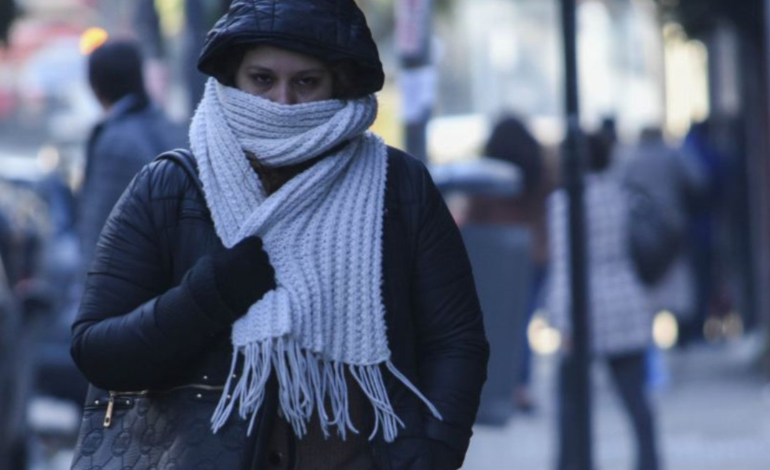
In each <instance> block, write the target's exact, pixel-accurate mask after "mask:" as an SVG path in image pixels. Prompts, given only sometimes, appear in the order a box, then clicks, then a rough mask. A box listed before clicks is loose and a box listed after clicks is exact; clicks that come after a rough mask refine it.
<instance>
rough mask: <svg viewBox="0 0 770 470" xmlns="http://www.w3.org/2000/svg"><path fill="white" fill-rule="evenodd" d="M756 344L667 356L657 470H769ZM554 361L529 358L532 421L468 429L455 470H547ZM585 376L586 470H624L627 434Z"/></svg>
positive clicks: (607, 387)
mask: <svg viewBox="0 0 770 470" xmlns="http://www.w3.org/2000/svg"><path fill="white" fill-rule="evenodd" d="M758 344H759V340H758V338H755V337H747V338H745V339H742V340H740V341H735V342H732V343H726V344H722V345H695V346H692V347H690V348H688V349H687V350H684V351H679V350H676V351H672V352H668V353H667V357H666V361H667V363H668V374H669V379H668V384H667V385H666V386H665V387H664V388H663V389H662V390H657V391H656V392H655V396H654V403H655V408H656V411H657V424H658V430H659V444H660V449H661V454H662V455H661V460H662V468H663V469H665V470H767V469H768V468H770V385H768V384H766V383H764V384H763V383H762V381H761V380H760V379H759V376H758V375H757V374H756V373H755V372H753V371H752V370H750V364H751V361H752V359H753V357H755V355H756V352H757V347H758ZM554 359H555V358H554V357H552V356H547V357H544V356H539V357H536V358H535V361H536V363H535V378H534V389H535V393H536V396H537V397H538V402H539V403H538V404H539V407H538V410H537V412H536V414H534V415H531V416H519V415H516V416H514V417H513V419H511V420H510V421H509V422H508V424H507V425H506V426H505V427H502V428H495V427H487V426H476V428H475V430H474V437H473V439H472V440H471V447H470V450H469V453H468V455H467V457H466V461H465V465H464V466H463V470H486V469H495V470H498V469H499V470H506V469H510V470H519V469H522V470H551V469H552V468H553V466H554V461H555V439H554V436H555V427H554V423H555V409H554V402H553V398H554V394H553V383H554V382H553V379H554V374H553V373H554V370H555V367H554V366H555V360H554ZM593 373H594V380H593V384H594V388H593V394H594V395H593V407H594V409H593V411H594V413H593V419H594V421H593V429H594V435H593V442H594V453H593V456H594V470H631V469H632V468H633V447H632V435H631V429H630V427H629V426H628V424H627V422H626V417H625V415H624V413H623V409H622V408H621V405H620V403H619V401H618V400H617V398H616V396H615V395H614V393H613V390H612V389H611V383H609V380H608V377H606V375H605V373H604V370H603V369H602V368H601V367H600V366H596V367H595V368H594V371H593Z"/></svg>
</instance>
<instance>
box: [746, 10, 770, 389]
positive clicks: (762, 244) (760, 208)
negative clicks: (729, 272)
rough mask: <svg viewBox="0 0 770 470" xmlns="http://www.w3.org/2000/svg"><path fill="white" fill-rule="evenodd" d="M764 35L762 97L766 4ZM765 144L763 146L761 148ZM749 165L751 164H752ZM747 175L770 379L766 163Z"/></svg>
mask: <svg viewBox="0 0 770 470" xmlns="http://www.w3.org/2000/svg"><path fill="white" fill-rule="evenodd" d="M764 9H765V11H764V33H765V37H764V39H765V43H764V49H765V77H766V78H765V87H766V88H765V96H767V95H768V91H770V0H765V2H764ZM765 109H770V101H768V102H767V103H766V108H765ZM769 118H770V116H768V114H767V113H766V114H765V116H764V119H763V120H764V122H765V124H766V125H767V123H768V119H769ZM767 145H768V143H767V142H765V148H767ZM752 162H753V164H752ZM749 165H751V167H750V172H751V173H750V174H752V175H754V177H753V178H751V179H750V183H749V184H751V183H753V184H752V187H751V188H749V194H750V197H751V198H753V202H754V203H755V207H756V208H757V209H756V212H755V213H754V214H755V215H754V217H753V220H754V223H753V224H752V225H754V227H753V230H752V232H753V234H752V238H753V241H754V242H753V245H754V250H753V251H754V256H753V258H754V259H755V260H756V261H755V268H754V269H755V273H756V275H755V286H756V289H755V292H756V293H757V296H758V299H757V301H756V303H755V305H756V306H757V307H756V308H757V318H758V319H759V321H760V322H761V321H764V322H765V329H766V330H767V336H766V339H765V351H764V367H765V373H766V374H767V376H768V377H770V295H768V293H767V291H766V290H765V287H766V286H767V282H770V253H769V252H768V249H767V240H768V239H769V238H770V224H768V222H767V215H768V213H770V207H768V203H767V198H768V190H767V182H768V164H767V159H762V160H760V159H758V158H755V159H752V160H751V161H750V162H749Z"/></svg>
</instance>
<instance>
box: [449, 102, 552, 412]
mask: <svg viewBox="0 0 770 470" xmlns="http://www.w3.org/2000/svg"><path fill="white" fill-rule="evenodd" d="M484 156H485V157H489V158H493V159H497V160H502V161H504V162H508V163H512V164H514V165H516V168H518V169H519V170H520V171H521V173H522V175H523V180H524V191H523V192H522V193H521V194H519V195H517V196H516V197H507V198H501V197H494V196H484V195H474V196H472V197H470V200H469V204H468V208H467V213H466V214H465V216H464V217H465V220H464V222H466V223H486V224H489V223H492V224H495V223H497V224H500V223H503V224H515V225H518V226H522V227H525V228H526V229H528V230H529V232H530V234H531V236H532V238H531V239H532V242H533V247H532V250H531V252H530V264H531V273H532V274H531V278H530V279H531V285H530V287H529V289H528V291H529V295H528V300H527V311H526V317H525V322H524V325H525V327H524V328H522V332H523V335H522V336H521V337H520V338H517V340H518V341H521V343H522V346H523V353H522V356H521V361H520V364H519V367H518V368H517V369H516V370H517V371H518V374H517V377H516V383H515V386H514V396H513V402H514V406H515V407H516V409H517V410H519V411H522V412H525V413H527V412H532V411H534V409H535V401H534V397H533V396H532V392H531V390H530V388H531V379H532V365H531V364H532V350H531V348H530V345H529V340H528V338H527V328H526V325H527V324H528V323H529V320H530V319H531V318H532V314H533V313H534V312H535V310H537V308H538V306H539V305H538V303H539V299H540V298H541V291H542V287H543V284H544V281H545V276H546V268H547V265H548V241H547V240H548V238H547V233H546V222H545V200H546V196H547V194H548V192H549V191H551V190H552V189H553V172H552V171H549V166H548V165H547V162H546V161H545V158H544V155H543V149H542V147H541V145H540V143H539V142H538V141H537V139H535V137H534V136H533V135H532V134H531V133H530V131H529V130H528V129H527V127H526V125H525V124H524V123H523V122H522V121H521V120H520V119H519V118H518V117H516V116H513V115H506V116H503V117H501V118H500V119H498V121H497V122H496V123H495V125H494V127H493V129H492V132H491V134H490V135H489V138H488V140H487V142H486V144H485V146H484Z"/></svg>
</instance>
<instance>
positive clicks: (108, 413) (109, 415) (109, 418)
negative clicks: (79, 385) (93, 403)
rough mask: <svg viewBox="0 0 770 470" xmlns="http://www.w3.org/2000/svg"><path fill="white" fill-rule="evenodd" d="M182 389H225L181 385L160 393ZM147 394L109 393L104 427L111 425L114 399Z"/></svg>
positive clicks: (222, 386) (219, 390) (216, 386)
mask: <svg viewBox="0 0 770 470" xmlns="http://www.w3.org/2000/svg"><path fill="white" fill-rule="evenodd" d="M184 389H194V390H204V391H207V392H221V391H222V390H224V389H225V387H224V385H204V384H189V385H181V386H179V387H174V388H170V389H168V390H163V391H162V392H161V393H168V392H174V391H176V390H184ZM148 393H149V390H142V391H141V392H114V391H110V398H109V400H107V411H106V412H105V414H104V423H103V424H104V427H105V428H109V427H110V425H112V415H113V413H114V412H115V399H116V398H118V397H119V396H120V397H124V396H130V397H141V396H145V395H147V394H148Z"/></svg>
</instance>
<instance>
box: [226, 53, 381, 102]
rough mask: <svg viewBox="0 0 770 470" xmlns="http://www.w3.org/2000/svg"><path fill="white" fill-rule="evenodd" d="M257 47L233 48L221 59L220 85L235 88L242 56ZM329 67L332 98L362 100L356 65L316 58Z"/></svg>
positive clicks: (348, 62)
mask: <svg viewBox="0 0 770 470" xmlns="http://www.w3.org/2000/svg"><path fill="white" fill-rule="evenodd" d="M256 47H259V44H243V45H239V46H235V47H233V48H232V50H231V51H230V52H228V53H227V54H226V55H224V56H223V57H222V59H221V62H220V64H221V71H220V72H219V73H217V74H216V75H215V77H216V79H217V80H219V82H220V83H221V84H222V85H225V86H229V87H233V88H235V76H236V74H237V73H238V68H239V67H240V66H241V62H243V58H244V56H246V53H247V52H249V51H250V50H252V49H254V48H256ZM317 59H318V60H321V61H322V62H324V63H325V64H326V66H327V67H329V70H330V71H331V74H332V97H333V98H336V99H340V100H350V99H356V98H363V97H364V96H366V95H367V92H366V90H364V89H363V88H362V87H361V86H357V85H356V83H357V82H356V80H355V79H354V77H356V65H355V64H354V63H353V62H351V61H338V62H332V63H327V62H325V61H324V60H323V59H321V58H318V57H317Z"/></svg>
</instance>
